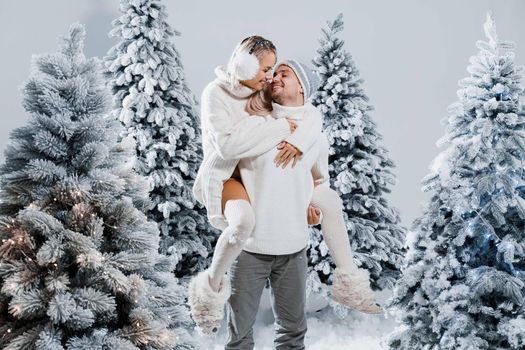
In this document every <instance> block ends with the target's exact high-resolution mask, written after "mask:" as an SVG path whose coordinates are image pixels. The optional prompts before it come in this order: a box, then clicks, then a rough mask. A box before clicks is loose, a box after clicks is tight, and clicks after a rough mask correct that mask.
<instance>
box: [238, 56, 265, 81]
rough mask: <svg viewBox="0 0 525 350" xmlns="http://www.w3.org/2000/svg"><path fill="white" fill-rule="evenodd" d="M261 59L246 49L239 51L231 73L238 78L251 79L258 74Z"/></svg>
mask: <svg viewBox="0 0 525 350" xmlns="http://www.w3.org/2000/svg"><path fill="white" fill-rule="evenodd" d="M258 70H259V59H257V57H256V56H255V55H253V54H250V53H248V52H246V51H241V52H238V53H237V55H236V56H235V57H234V58H233V62H232V67H231V74H232V75H233V76H234V77H235V78H236V79H238V80H250V79H253V78H254V77H255V76H256V75H257V71H258Z"/></svg>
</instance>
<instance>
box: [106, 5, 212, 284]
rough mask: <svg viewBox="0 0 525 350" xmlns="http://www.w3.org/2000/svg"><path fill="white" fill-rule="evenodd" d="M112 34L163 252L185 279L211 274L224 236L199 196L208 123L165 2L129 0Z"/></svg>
mask: <svg viewBox="0 0 525 350" xmlns="http://www.w3.org/2000/svg"><path fill="white" fill-rule="evenodd" d="M120 11H121V12H122V15H121V16H120V17H119V18H118V19H116V20H115V21H113V26H114V29H113V30H112V31H111V33H110V35H111V36H113V37H117V38H118V39H119V40H120V41H119V43H118V44H116V45H115V46H114V47H113V48H111V50H110V51H109V54H108V57H106V59H105V61H106V67H107V76H108V78H109V85H110V87H111V89H112V91H113V95H114V110H113V115H115V116H118V118H119V119H120V121H121V122H122V123H123V124H124V126H125V129H126V131H125V136H131V137H133V138H134V139H135V140H136V145H137V157H138V162H137V166H136V170H137V171H138V172H139V174H142V175H144V176H146V177H147V178H148V180H149V190H150V195H151V199H152V206H151V208H150V209H149V211H148V216H149V217H150V218H151V219H152V220H154V221H156V222H157V223H158V224H159V227H160V231H161V234H162V237H161V251H162V252H163V253H166V254H170V255H172V256H174V257H175V258H176V260H177V267H176V273H177V275H178V276H185V275H191V274H193V273H194V272H196V271H198V270H201V269H203V268H205V267H206V266H207V265H208V263H209V261H208V260H209V259H210V258H211V254H209V253H210V252H211V251H212V247H213V245H214V244H215V241H216V237H217V236H218V232H216V230H215V229H214V228H212V226H210V225H209V223H208V220H207V218H206V213H205V211H204V208H203V207H202V206H201V205H200V204H198V203H197V202H196V201H195V199H194V198H193V195H192V190H191V189H192V185H193V181H194V179H195V177H196V174H197V170H198V166H199V165H200V163H201V162H202V151H201V142H200V138H201V135H200V123H199V118H198V115H197V112H196V110H195V105H196V101H195V98H194V97H193V95H192V93H191V92H190V90H189V88H188V85H187V83H186V79H185V76H184V71H183V67H182V63H181V59H180V55H179V53H178V52H177V50H176V48H175V46H174V44H173V42H172V40H173V37H174V35H178V33H177V32H175V31H174V30H173V29H171V27H170V25H169V24H168V22H167V20H166V17H167V14H166V9H165V7H164V6H163V5H162V4H161V3H160V1H158V0H121V2H120Z"/></svg>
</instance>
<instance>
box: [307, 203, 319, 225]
mask: <svg viewBox="0 0 525 350" xmlns="http://www.w3.org/2000/svg"><path fill="white" fill-rule="evenodd" d="M306 217H307V219H308V225H319V222H320V221H321V210H320V209H319V208H316V207H314V206H313V205H311V204H310V205H309V206H308V209H307V210H306Z"/></svg>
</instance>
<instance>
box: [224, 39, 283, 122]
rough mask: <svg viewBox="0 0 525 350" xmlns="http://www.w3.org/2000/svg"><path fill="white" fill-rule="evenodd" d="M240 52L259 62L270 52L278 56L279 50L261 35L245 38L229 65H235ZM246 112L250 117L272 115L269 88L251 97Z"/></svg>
mask: <svg viewBox="0 0 525 350" xmlns="http://www.w3.org/2000/svg"><path fill="white" fill-rule="evenodd" d="M240 52H247V53H249V54H253V55H255V57H257V59H258V60H259V61H260V60H261V58H262V57H263V55H264V54H266V53H268V52H272V53H273V54H274V55H276V56H277V49H276V47H275V45H274V44H273V43H272V42H271V41H270V40H268V39H265V38H263V37H262V36H260V35H251V36H249V37H246V38H244V39H243V40H242V41H241V42H240V43H239V44H238V45H237V47H236V48H235V50H234V51H233V54H232V56H231V58H230V62H229V65H232V64H233V60H234V59H235V57H236V55H237V54H238V53H240ZM245 110H246V112H248V114H250V115H267V114H268V113H270V112H271V111H272V97H271V91H270V90H269V89H268V87H265V88H263V89H262V90H260V91H256V92H254V93H253V94H252V95H251V96H250V97H248V101H247V102H246V107H245Z"/></svg>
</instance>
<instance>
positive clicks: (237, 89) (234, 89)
mask: <svg viewBox="0 0 525 350" xmlns="http://www.w3.org/2000/svg"><path fill="white" fill-rule="evenodd" d="M215 74H216V75H217V78H216V79H217V81H218V82H219V85H220V86H221V87H222V88H223V89H224V90H226V91H227V92H228V93H230V95H232V96H234V97H237V98H248V97H249V96H250V95H251V94H253V93H254V92H255V90H253V89H250V88H249V87H247V86H244V85H242V84H241V83H240V82H239V81H238V80H236V79H232V77H231V74H230V73H228V72H227V70H226V67H224V66H218V67H217V68H215Z"/></svg>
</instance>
